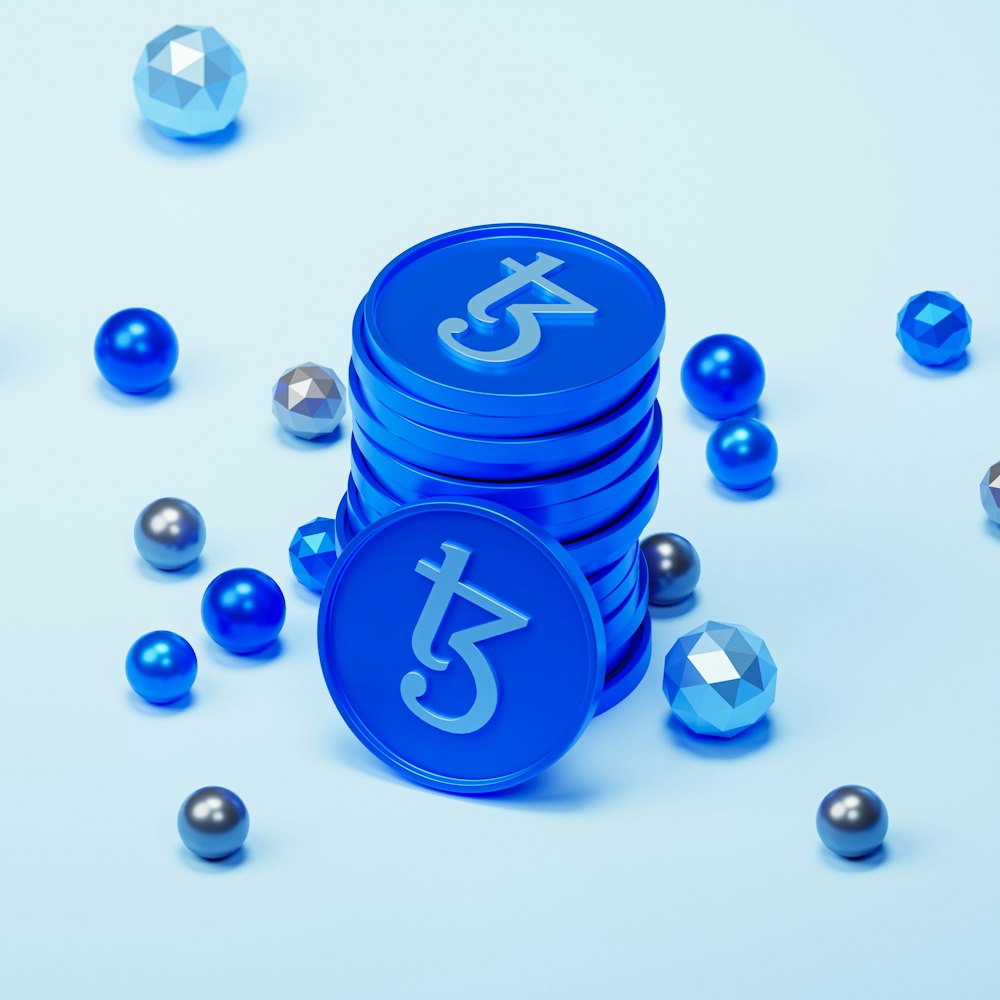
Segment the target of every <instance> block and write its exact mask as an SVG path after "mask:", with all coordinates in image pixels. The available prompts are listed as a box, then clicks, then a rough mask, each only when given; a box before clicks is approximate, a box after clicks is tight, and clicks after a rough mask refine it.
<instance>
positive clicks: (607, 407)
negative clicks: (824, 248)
mask: <svg viewBox="0 0 1000 1000" xmlns="http://www.w3.org/2000/svg"><path fill="white" fill-rule="evenodd" d="M663 336H664V303H663V296H662V293H661V291H660V289H659V286H658V285H657V283H656V280H655V279H654V278H653V276H652V274H650V272H649V271H648V270H647V269H646V268H645V267H644V266H643V265H642V264H640V263H639V261H637V260H636V259H635V258H634V257H632V256H631V255H629V254H627V253H625V252H624V251H622V250H620V249H619V248H617V247H615V246H613V245H611V244H608V243H606V242H604V241H603V240H599V239H597V238H595V237H591V236H587V235H585V234H582V233H576V232H573V231H570V230H564V229H559V228H554V227H540V226H524V225H501V226H485V227H480V228H476V229H470V230H462V231H459V232H456V233H449V234H446V235H444V236H440V237H437V238H435V239H432V240H428V241H427V242H425V243H422V244H420V245H418V246H416V247H414V248H412V249H410V250H408V251H406V252H405V253H404V254H402V255H400V256H399V257H398V258H396V260H394V261H393V262H392V263H390V264H389V265H388V266H387V267H386V268H385V269H384V270H383V271H382V273H381V274H380V275H379V276H378V277H377V278H376V279H375V282H374V283H373V285H372V287H371V289H370V290H369V292H368V294H367V296H366V297H365V299H364V300H363V302H362V303H361V305H360V306H359V308H358V311H357V313H356V315H355V318H354V329H353V359H352V363H351V367H350V386H349V390H350V398H351V403H352V407H353V410H352V412H353V425H354V429H353V438H352V441H351V457H352V464H351V475H350V479H349V482H348V487H347V493H346V495H345V496H344V498H343V500H342V501H341V504H340V507H339V509H338V511H337V522H336V523H337V546H338V552H340V551H342V549H343V548H344V547H345V546H346V545H347V544H348V543H349V542H350V541H351V540H352V539H353V538H354V536H355V535H356V534H358V533H359V532H360V531H362V529H364V528H365V527H366V526H368V525H369V524H371V523H373V522H374V521H376V520H378V519H379V518H381V517H383V516H385V515H387V514H390V513H392V512H393V511H395V510H397V509H399V508H401V507H403V506H405V505H407V504H411V503H415V502H418V501H421V500H428V499H431V498H449V497H466V498H475V499H479V500H486V501H493V502H496V503H500V504H503V505H505V506H506V507H508V508H511V509H513V510H515V511H518V512H520V513H521V514H523V515H525V516H526V517H528V518H530V519H531V520H533V521H534V522H535V523H536V524H538V525H540V526H541V527H542V528H543V529H545V530H546V531H548V532H549V534H551V535H552V536H553V537H555V538H556V539H557V540H558V541H560V542H561V543H562V544H563V545H564V546H565V548H566V549H567V551H568V552H569V553H570V554H571V555H572V557H573V559H574V560H575V562H576V563H577V565H578V566H579V567H580V569H581V570H582V571H583V572H584V574H585V575H586V577H587V579H588V581H589V583H590V585H591V587H592V589H593V593H594V597H595V599H596V601H597V604H598V607H599V609H600V613H601V617H602V619H603V621H604V629H605V640H606V652H607V656H606V670H605V682H604V689H603V692H602V694H601V696H600V699H599V701H598V705H597V712H602V711H606V710H607V709H608V708H610V707H612V706H613V705H615V704H617V703H618V702H619V701H621V700H622V698H624V697H625V696H626V695H628V694H629V693H630V692H631V691H632V690H633V689H634V688H635V686H636V685H637V684H638V682H639V681H640V680H641V679H642V676H643V674H644V673H645V671H646V668H647V667H648V665H649V659H650V649H651V628H650V621H649V615H648V613H647V599H648V579H647V571H646V563H645V560H644V559H643V558H642V554H641V552H640V550H639V544H638V543H639V538H640V536H641V534H642V532H643V530H644V528H645V526H646V524H647V523H648V522H649V520H650V517H651V516H652V514H653V511H654V509H655V507H656V502H657V497H658V465H657V463H658V460H659V456H660V450H661V443H662V433H661V432H662V423H661V416H660V410H659V406H658V404H657V402H656V390H657V386H658V383H659V360H658V359H659V354H660V349H661V347H662V344H663Z"/></svg>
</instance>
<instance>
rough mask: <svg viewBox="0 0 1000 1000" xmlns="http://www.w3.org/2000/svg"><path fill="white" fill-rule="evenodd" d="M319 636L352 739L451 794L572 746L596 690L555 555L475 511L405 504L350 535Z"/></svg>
mask: <svg viewBox="0 0 1000 1000" xmlns="http://www.w3.org/2000/svg"><path fill="white" fill-rule="evenodd" d="M387 606H391V614H389V615H388V616H387V613H386V608H387ZM318 638H319V654H320V661H321V663H322V666H323V674H324V677H325V678H326V683H327V687H328V688H329V690H330V694H331V696H332V698H333V700H334V703H335V704H336V706H337V708H338V710H339V711H340V714H341V715H342V716H343V718H344V721H345V722H346V723H347V724H348V726H349V727H350V728H351V729H352V730H353V732H354V733H355V735H356V736H357V737H358V739H359V740H361V742H362V743H363V744H364V745H365V746H366V747H368V749H369V750H371V751H372V753H374V754H375V755H376V756H377V757H379V758H381V759H382V760H383V761H384V762H385V763H386V764H388V765H390V766H391V767H394V768H396V769H397V770H398V771H401V772H402V773H403V774H404V775H406V777H408V778H410V779H411V780H413V781H416V782H419V783H421V784H424V785H429V786H431V787H432V788H438V789H442V790H444V791H449V792H461V793H481V792H491V791H497V790H499V789H503V788H509V787H512V786H514V785H517V784H519V783H521V782H523V781H526V780H528V779H529V778H531V777H533V776H534V775H536V774H538V773H540V772H541V771H543V770H544V769H545V768H547V767H548V766H549V765H551V764H552V763H554V762H555V761H556V760H558V759H559V758H560V757H562V755H563V754H564V753H566V751H567V750H569V748H570V747H571V746H572V745H573V744H574V743H575V742H576V740H577V738H578V737H579V735H580V734H581V732H582V731H583V729H584V728H585V726H586V725H587V723H588V721H589V720H590V718H591V717H592V716H593V714H594V709H595V707H596V705H597V700H598V697H599V696H600V693H601V690H602V687H603V684H604V680H605V662H604V630H603V625H602V622H601V618H600V614H599V612H598V610H597V604H596V602H595V601H594V598H593V595H592V594H591V592H590V587H589V585H588V584H587V581H586V579H585V578H584V576H583V574H582V573H581V572H580V570H579V569H578V568H577V566H576V565H575V564H574V562H573V560H572V559H571V558H570V557H569V556H568V555H567V553H566V550H565V549H564V548H563V547H562V546H561V545H560V544H559V543H558V542H556V541H555V540H554V539H553V538H551V537H549V536H548V535H546V534H545V533H544V532H542V531H541V530H540V529H539V528H538V527H537V526H536V525H534V524H532V522H530V521H528V520H527V519H526V518H523V517H521V516H520V515H519V514H517V513H516V512H514V511H511V510H507V509H505V508H503V507H501V506H499V505H494V504H487V503H482V502H480V501H476V500H469V499H455V500H445V501H428V502H426V503H421V504H414V505H412V506H408V507H405V508H403V509H401V510H399V511H397V512H396V513H394V514H390V515H388V516H387V517H384V518H382V519H381V520H379V521H377V522H376V523H375V524H373V525H371V526H370V527H368V528H366V529H365V530H363V531H362V532H360V533H359V534H358V535H357V537H356V538H355V539H354V540H353V541H352V542H351V543H350V544H349V545H348V546H347V547H346V548H345V549H344V551H343V553H342V555H341V557H340V558H339V559H338V560H337V563H336V565H335V567H334V569H333V572H332V573H331V574H330V578H329V580H328V581H327V585H326V589H325V590H324V592H323V600H322V603H321V605H320V610H319V636H318Z"/></svg>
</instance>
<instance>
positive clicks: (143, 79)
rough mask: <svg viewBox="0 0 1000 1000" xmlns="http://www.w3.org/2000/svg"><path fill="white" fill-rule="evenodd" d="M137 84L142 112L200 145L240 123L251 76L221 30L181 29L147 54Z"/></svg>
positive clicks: (176, 135)
mask: <svg viewBox="0 0 1000 1000" xmlns="http://www.w3.org/2000/svg"><path fill="white" fill-rule="evenodd" d="M132 83H133V85H134V87H135V97H136V100H137V101H138V102H139V110H140V111H141V112H142V114H143V116H144V117H145V118H147V119H148V120H149V121H151V122H152V123H153V124H154V125H155V126H156V127H157V128H158V129H159V130H160V131H161V132H163V133H164V134H165V135H169V136H172V137H173V138H177V139H198V138H202V137H204V136H207V135H212V134H213V133H215V132H220V131H222V129H224V128H225V127H226V126H227V125H229V124H230V123H231V122H232V120H233V119H234V118H235V117H236V112H237V111H239V109H240V105H241V104H242V103H243V98H244V96H245V95H246V91H247V71H246V67H245V66H244V65H243V59H242V57H241V56H240V53H239V50H238V49H237V48H236V47H235V46H234V45H231V44H230V43H229V42H227V41H226V40H225V38H223V37H222V35H220V34H219V32H217V31H216V30H215V28H204V27H199V26H197V25H187V24H175V25H174V26H173V27H172V28H169V29H168V30H167V31H164V32H163V33H162V34H160V35H157V36H156V38H154V39H153V40H152V41H151V42H150V43H149V44H148V45H147V46H146V47H145V48H144V49H143V50H142V55H141V56H140V57H139V65H138V66H136V69H135V74H134V76H133V77H132Z"/></svg>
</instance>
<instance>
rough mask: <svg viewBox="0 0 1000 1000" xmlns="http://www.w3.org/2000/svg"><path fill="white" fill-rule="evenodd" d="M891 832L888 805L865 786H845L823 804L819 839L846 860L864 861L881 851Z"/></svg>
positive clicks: (817, 812)
mask: <svg viewBox="0 0 1000 1000" xmlns="http://www.w3.org/2000/svg"><path fill="white" fill-rule="evenodd" d="M888 829H889V813H888V811H887V810H886V808H885V803H884V802H883V801H882V800H881V799H880V798H879V797H878V796H877V795H876V794H875V793H874V792H873V791H872V790H871V789H870V788H865V787H864V785H841V787H840V788H835V789H834V790H833V791H832V792H830V794H829V795H827V796H826V797H825V798H824V799H823V801H822V802H821V803H820V804H819V809H818V810H817V811H816V830H817V832H818V833H819V839H820V840H822V841H823V843H824V844H826V846H827V847H829V848H830V850H831V851H833V852H834V854H839V855H840V856H841V857H842V858H863V857H864V856H865V855H866V854H871V853H872V851H874V850H877V849H878V847H879V846H880V845H881V843H882V841H883V840H885V835H886V832H887V831H888Z"/></svg>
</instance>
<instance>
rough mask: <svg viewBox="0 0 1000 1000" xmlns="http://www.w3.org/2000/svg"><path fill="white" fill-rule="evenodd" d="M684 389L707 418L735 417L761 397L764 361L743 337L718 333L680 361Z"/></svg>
mask: <svg viewBox="0 0 1000 1000" xmlns="http://www.w3.org/2000/svg"><path fill="white" fill-rule="evenodd" d="M681 388H682V389H683V390H684V395H685V396H687V398H688V402H689V403H690V404H691V405H692V406H693V407H694V408H695V409H696V410H698V412H699V413H704V414H705V416H706V417H712V418H713V419H715V420H725V418H726V417H735V416H736V415H737V414H740V413H746V411H747V410H749V409H750V408H751V407H753V406H755V405H756V404H757V401H758V400H759V399H760V396H761V393H762V392H763V391H764V362H763V361H762V360H761V357H760V355H759V354H758V353H757V349H756V348H755V347H754V346H753V345H752V344H750V343H748V342H747V341H745V340H744V339H743V338H742V337H734V336H733V335H732V334H731V333H716V334H713V335H712V336H711V337H705V338H704V340H699V341H698V343H697V344H695V345H694V347H692V348H691V350H690V351H688V352H687V355H686V356H685V358H684V361H683V363H682V364H681Z"/></svg>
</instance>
